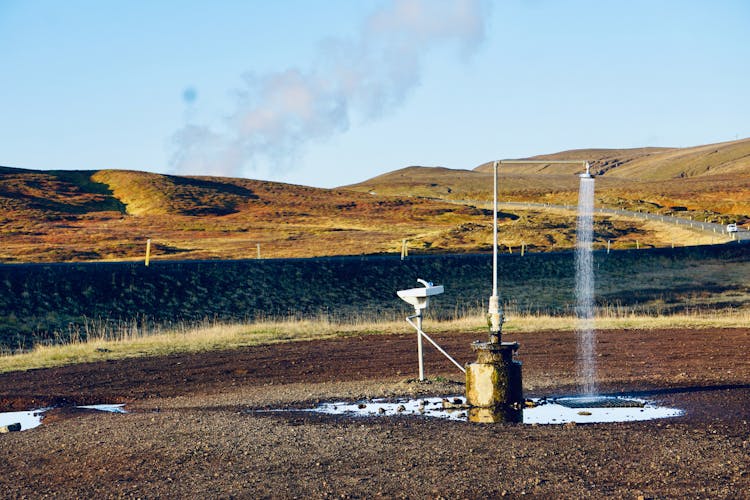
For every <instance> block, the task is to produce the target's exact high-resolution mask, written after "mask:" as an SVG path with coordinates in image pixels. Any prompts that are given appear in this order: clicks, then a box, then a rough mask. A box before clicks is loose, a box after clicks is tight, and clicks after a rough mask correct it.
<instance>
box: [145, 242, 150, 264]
mask: <svg viewBox="0 0 750 500" xmlns="http://www.w3.org/2000/svg"><path fill="white" fill-rule="evenodd" d="M150 260H151V238H149V239H147V240H146V267H148V263H149V261H150Z"/></svg>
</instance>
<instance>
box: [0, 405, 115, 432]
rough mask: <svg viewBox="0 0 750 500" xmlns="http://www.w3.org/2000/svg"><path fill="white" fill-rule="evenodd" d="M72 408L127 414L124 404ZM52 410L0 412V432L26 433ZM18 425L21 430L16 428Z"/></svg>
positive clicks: (37, 425)
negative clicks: (3, 430)
mask: <svg viewBox="0 0 750 500" xmlns="http://www.w3.org/2000/svg"><path fill="white" fill-rule="evenodd" d="M74 408H84V409H88V410H98V411H105V412H109V413H127V411H126V410H125V405H124V404H104V405H83V406H74ZM48 410H52V408H40V409H38V410H30V411H9V412H0V432H2V429H5V431H6V432H14V431H27V430H29V429H33V428H34V427H39V425H41V423H42V419H43V418H44V413H45V412H46V411H48ZM16 424H20V425H21V428H20V429H19V428H17V426H16Z"/></svg>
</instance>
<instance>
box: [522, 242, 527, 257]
mask: <svg viewBox="0 0 750 500" xmlns="http://www.w3.org/2000/svg"><path fill="white" fill-rule="evenodd" d="M525 254H526V243H521V257H523V256H524V255H525Z"/></svg>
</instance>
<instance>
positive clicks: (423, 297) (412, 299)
mask: <svg viewBox="0 0 750 500" xmlns="http://www.w3.org/2000/svg"><path fill="white" fill-rule="evenodd" d="M417 281H418V282H420V283H422V284H423V285H424V286H421V287H418V288H409V289H407V290H399V291H397V292H396V295H398V296H399V297H400V298H401V300H404V301H405V302H407V303H409V304H411V305H412V306H414V309H426V308H427V305H428V304H429V303H430V297H432V296H433V295H440V294H441V293H443V292H444V291H445V289H444V288H443V285H437V286H435V285H433V284H432V283H428V282H426V281H425V280H421V279H420V280H417Z"/></svg>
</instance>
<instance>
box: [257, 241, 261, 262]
mask: <svg viewBox="0 0 750 500" xmlns="http://www.w3.org/2000/svg"><path fill="white" fill-rule="evenodd" d="M256 248H257V249H258V260H260V243H257V244H256Z"/></svg>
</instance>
